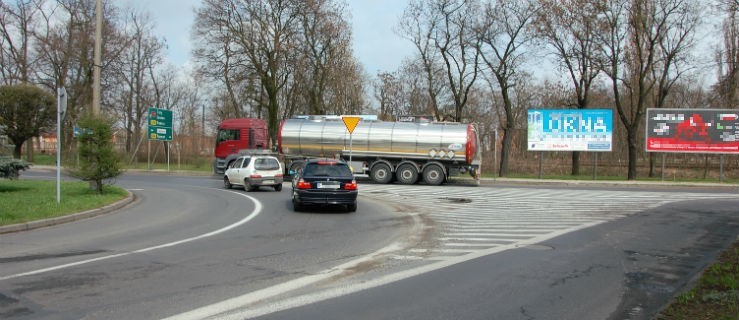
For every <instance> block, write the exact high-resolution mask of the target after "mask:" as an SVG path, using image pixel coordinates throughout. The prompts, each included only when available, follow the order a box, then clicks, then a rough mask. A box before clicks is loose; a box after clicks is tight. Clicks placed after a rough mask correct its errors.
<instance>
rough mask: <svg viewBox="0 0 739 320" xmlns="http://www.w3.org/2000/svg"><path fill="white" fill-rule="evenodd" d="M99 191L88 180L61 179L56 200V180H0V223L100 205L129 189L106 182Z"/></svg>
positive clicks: (106, 203) (107, 202) (71, 211)
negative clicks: (106, 184) (96, 191)
mask: <svg viewBox="0 0 739 320" xmlns="http://www.w3.org/2000/svg"><path fill="white" fill-rule="evenodd" d="M103 190H104V193H103V194H102V195H99V194H96V193H95V192H93V191H91V190H90V186H89V184H88V183H87V182H77V181H74V182H71V181H64V182H62V183H61V203H59V204H58V203H57V201H56V181H42V180H0V225H10V224H16V223H24V222H29V221H34V220H40V219H46V218H53V217H58V216H63V215H67V214H72V213H76V212H81V211H85V210H90V209H94V208H99V207H102V206H105V205H108V204H111V203H114V202H116V201H119V200H121V199H124V198H125V197H126V196H127V195H128V193H127V192H126V190H124V189H122V188H119V187H116V186H105V187H104V188H103Z"/></svg>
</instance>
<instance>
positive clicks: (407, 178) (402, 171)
mask: <svg viewBox="0 0 739 320" xmlns="http://www.w3.org/2000/svg"><path fill="white" fill-rule="evenodd" d="M395 178H396V179H398V182H400V183H402V184H414V183H416V181H418V169H417V168H416V166H414V165H413V164H410V163H405V164H401V165H400V167H398V170H397V171H395Z"/></svg>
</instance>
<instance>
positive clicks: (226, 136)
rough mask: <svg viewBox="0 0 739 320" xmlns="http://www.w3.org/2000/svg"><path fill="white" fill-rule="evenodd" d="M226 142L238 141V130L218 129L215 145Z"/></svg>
mask: <svg viewBox="0 0 739 320" xmlns="http://www.w3.org/2000/svg"><path fill="white" fill-rule="evenodd" d="M226 140H239V130H237V129H219V130H218V136H217V138H216V144H218V143H221V142H223V141H226Z"/></svg>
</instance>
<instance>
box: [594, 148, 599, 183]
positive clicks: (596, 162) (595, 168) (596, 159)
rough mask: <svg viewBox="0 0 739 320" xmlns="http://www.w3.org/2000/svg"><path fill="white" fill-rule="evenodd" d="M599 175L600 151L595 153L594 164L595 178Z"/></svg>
mask: <svg viewBox="0 0 739 320" xmlns="http://www.w3.org/2000/svg"><path fill="white" fill-rule="evenodd" d="M597 177H598V153H597V152H596V153H595V163H594V164H593V180H596V178H597Z"/></svg>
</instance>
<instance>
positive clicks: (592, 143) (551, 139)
mask: <svg viewBox="0 0 739 320" xmlns="http://www.w3.org/2000/svg"><path fill="white" fill-rule="evenodd" d="M527 137H528V150H529V151H611V150H612V149H613V111H612V110H610V109H564V110H562V109H560V110H556V109H530V110H529V112H528V136H527Z"/></svg>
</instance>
